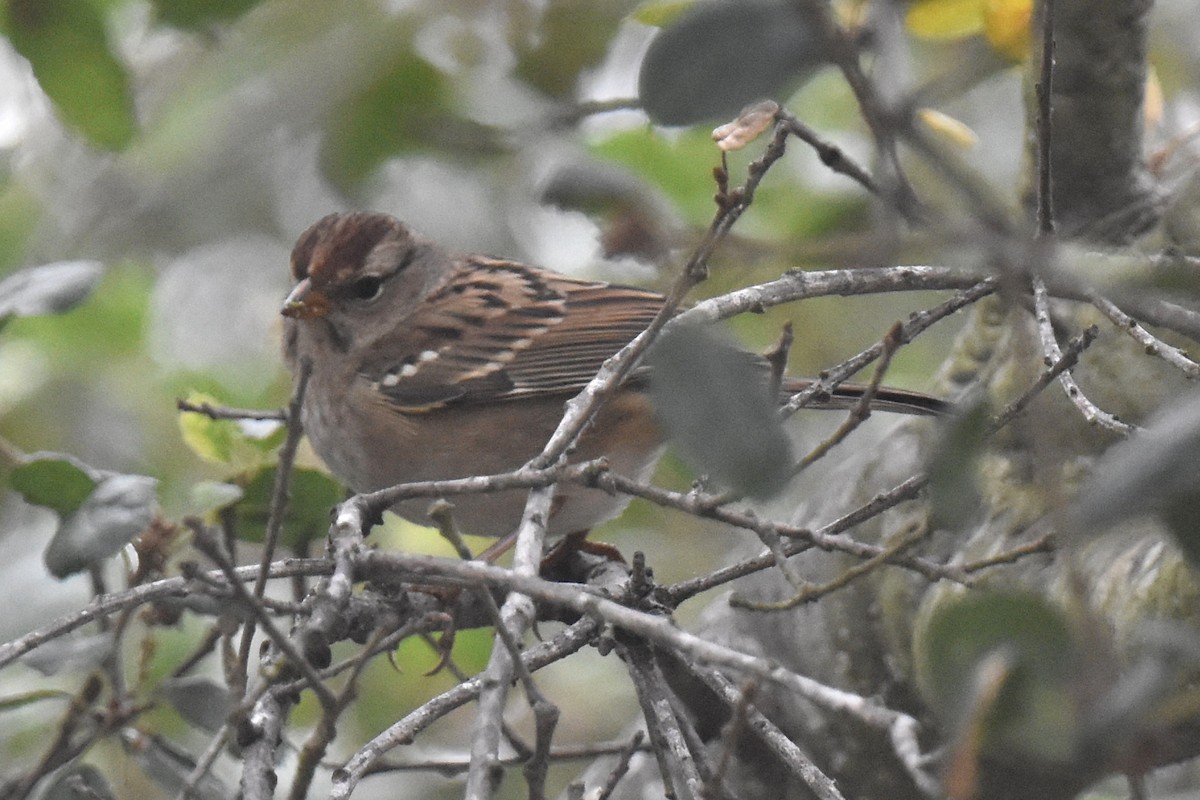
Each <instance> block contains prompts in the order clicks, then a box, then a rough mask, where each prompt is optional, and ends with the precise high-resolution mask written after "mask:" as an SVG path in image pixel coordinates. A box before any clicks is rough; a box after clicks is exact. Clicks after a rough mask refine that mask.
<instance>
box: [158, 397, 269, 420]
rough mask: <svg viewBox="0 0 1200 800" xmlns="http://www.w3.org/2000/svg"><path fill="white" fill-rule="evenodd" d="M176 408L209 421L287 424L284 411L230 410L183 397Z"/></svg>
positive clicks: (177, 402)
mask: <svg viewBox="0 0 1200 800" xmlns="http://www.w3.org/2000/svg"><path fill="white" fill-rule="evenodd" d="M175 408H177V409H178V410H180V411H182V412H184V413H185V414H202V415H204V416H206V417H208V418H209V419H229V420H242V419H248V420H255V421H261V422H287V419H288V412H287V411H284V410H283V409H274V410H263V409H254V408H230V407H229V406H219V405H214V404H212V403H207V402H205V403H193V402H191V401H189V400H184V399H183V398H182V397H181V398H179V399H178V400H176V401H175Z"/></svg>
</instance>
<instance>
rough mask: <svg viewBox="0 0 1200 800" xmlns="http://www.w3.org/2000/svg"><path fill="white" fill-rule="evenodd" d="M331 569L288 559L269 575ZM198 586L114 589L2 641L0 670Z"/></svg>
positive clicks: (251, 571)
mask: <svg viewBox="0 0 1200 800" xmlns="http://www.w3.org/2000/svg"><path fill="white" fill-rule="evenodd" d="M330 570H331V567H330V565H329V563H328V562H327V561H325V560H324V559H288V560H286V561H281V562H278V563H275V564H272V565H271V569H270V570H269V574H268V577H270V578H272V579H277V578H289V579H290V578H291V577H292V576H294V575H326V574H328V573H329V572H330ZM260 571H261V570H260V568H259V566H258V565H257V564H255V565H254V566H248V567H238V568H237V569H236V570H234V574H235V575H237V577H238V579H239V580H242V581H246V580H252V579H254V578H255V577H257V576H258V575H259V573H260ZM223 577H224V573H223V572H222V571H221V570H213V571H211V572H208V573H205V574H204V578H205V579H207V580H212V581H221V579H222V578H223ZM194 585H195V582H194V581H193V579H192V578H189V577H184V576H179V577H174V578H163V579H161V580H157V581H154V582H152V583H145V584H142V585H141V586H135V587H134V588H132V589H126V590H124V591H121V592H113V593H112V594H109V595H105V596H104V597H97V598H95V599H93V600H92V602H91V603H89V604H88V605H87V606H86V607H84V608H81V609H79V610H78V611H72V612H71V613H69V614H64V615H63V616H61V617H59V618H58V619H56V620H54V621H52V622H49V623H47V624H46V625H44V626H42V627H41V628H38V629H37V630H33V631H30V632H29V633H27V634H25V635H24V636H21V637H20V638H17V639H13V640H11V641H9V642H5V643H4V644H0V669H3V668H4V667H6V666H8V665H9V664H11V663H13V662H14V661H16V660H17V659H18V658H20V657H21V656H23V655H25V654H26V653H28V652H30V651H31V650H36V649H37V648H38V647H41V646H42V645H43V644H45V643H46V642H49V641H52V640H54V639H57V638H59V637H60V636H64V635H65V634H68V633H70V632H71V631H73V630H76V629H78V628H81V627H83V626H84V625H87V624H89V623H91V622H94V621H95V620H97V619H99V618H100V617H103V616H106V615H108V614H113V613H116V612H118V611H122V610H124V609H126V608H136V607H138V606H141V605H145V604H146V603H152V602H155V601H159V600H167V599H178V600H182V599H185V598H187V596H188V594H189V592H190V588H191V587H193V586H194Z"/></svg>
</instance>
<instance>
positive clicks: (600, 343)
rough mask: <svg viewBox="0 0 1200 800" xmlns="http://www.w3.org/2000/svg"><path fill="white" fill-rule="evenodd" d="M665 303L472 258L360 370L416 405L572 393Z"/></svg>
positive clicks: (387, 396)
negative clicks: (380, 355) (378, 356)
mask: <svg viewBox="0 0 1200 800" xmlns="http://www.w3.org/2000/svg"><path fill="white" fill-rule="evenodd" d="M661 307H662V297H661V296H660V295H658V294H655V293H654V292H648V291H644V290H641V289H634V288H629V287H622V286H612V285H609V284H605V283H597V282H592V281H582V280H575V279H572V278H567V277H565V276H562V275H558V274H556V273H552V272H547V271H545V270H540V269H537V268H534V267H529V266H526V265H524V264H519V263H516V262H512V261H501V260H495V259H487V258H482V257H477V256H474V257H470V258H469V259H468V260H466V261H464V263H463V265H462V267H461V268H460V269H459V270H457V271H456V272H455V274H454V276H453V277H452V278H451V280H450V281H448V282H447V283H446V285H444V286H443V287H441V288H440V289H439V290H438V291H437V292H435V293H434V294H433V295H432V296H431V297H430V298H429V299H428V300H427V302H426V303H425V304H423V306H422V307H421V308H420V309H419V310H418V312H417V313H416V314H414V315H412V316H410V317H409V318H407V319H405V320H402V321H400V322H399V323H398V325H397V327H396V329H395V330H394V331H393V332H392V333H391V334H390V335H389V336H388V337H385V339H384V340H383V341H381V342H379V344H378V345H377V346H375V347H372V348H371V351H372V352H373V353H386V354H388V358H387V359H376V360H373V361H369V362H366V363H364V364H363V365H362V367H361V369H360V370H359V371H360V374H361V375H362V376H363V377H364V378H366V379H368V380H370V381H372V382H373V383H374V384H375V386H376V388H377V389H378V391H379V392H380V394H381V397H382V398H383V399H384V400H386V402H388V403H389V404H390V405H392V406H394V407H397V408H398V409H400V410H402V411H408V412H420V411H428V410H431V409H434V408H439V407H443V406H446V405H449V404H460V403H488V402H495V401H500V400H510V399H519V398H523V397H538V396H547V395H563V396H569V395H572V394H574V393H576V392H578V391H579V390H580V389H582V388H583V387H584V386H585V385H586V384H587V382H588V381H589V380H591V378H592V376H593V375H595V373H596V371H597V370H598V369H599V368H600V365H601V364H602V363H603V362H604V360H605V359H607V358H608V357H610V356H612V355H613V354H614V353H616V352H617V351H618V350H620V349H621V348H622V347H624V346H625V345H626V344H628V342H629V341H630V340H631V339H633V337H634V336H636V335H637V334H638V333H640V332H641V331H642V330H643V329H645V327H646V326H647V325H648V324H649V323H650V321H651V320H652V319H653V318H654V316H655V315H656V314H657V313H658V310H659V309H660V308H661Z"/></svg>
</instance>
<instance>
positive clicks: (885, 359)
mask: <svg viewBox="0 0 1200 800" xmlns="http://www.w3.org/2000/svg"><path fill="white" fill-rule="evenodd" d="M902 340H903V328H902V327H901V325H900V323H898V322H897V323H896V324H895V325H893V326H892V327H891V328H890V329H889V330H888V332H887V334H886V335H885V336H884V337H883V338H882V339H881V340H880V341H879V344H880V345H881V352H880V358H879V361H878V363H877V364H876V365H875V372H874V374H872V376H871V381H870V383H868V384H867V388H866V390H865V391H864V392H863V393H862V396H861V397H859V398H858V401H857V402H856V403H855V404H854V405H853V407H851V409H850V412H849V413H848V414H847V415H846V418H845V419H844V420H842V424H841V425H839V426H838V427H837V429H836V430H834V432H833V433H831V434H830V435H829V436H828V437H826V438H825V440H824V441H822V442H820V443H819V444H818V445H817V446H816V447H814V448H813V449H812V450H810V451H809V452H808V453H806V454H805V455H804V457H803V458H801V459H800V461H799V462H797V464H796V465H795V467H793V469H792V474H793V475H799V474H800V473H801V472H803V471H804V470H806V469H808V468H809V467H810V466H812V465H813V464H815V463H816V462H817V461H819V460H820V459H821V458H824V457H825V456H826V455H827V454H828V453H829V452H830V451H831V450H833V448H835V447H837V446H838V445H839V444H841V443H842V442H843V441H845V440H846V438H847V437H848V436H849V435H850V434H851V433H853V432H854V431H855V430H856V429H857V428H858V427H859V426H860V425H862V424H863V423H864V422H866V420H867V418H868V417H870V416H871V401H873V400H874V399H875V396H876V395H877V394H878V393H879V387H880V386H882V385H883V376H884V375H886V374H887V370H888V367H890V366H891V364H892V357H893V356H894V355H895V354H896V351H897V350H899V349H900V346H901V344H903V341H902Z"/></svg>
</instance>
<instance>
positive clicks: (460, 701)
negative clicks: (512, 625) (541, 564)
mask: <svg viewBox="0 0 1200 800" xmlns="http://www.w3.org/2000/svg"><path fill="white" fill-rule="evenodd" d="M441 561H443V562H445V559H441ZM462 563H463V564H464V565H465V567H466V568H468V569H475V568H479V567H485V568H487V569H493V570H496V571H497V572H501V573H503V572H506V571H505V570H501V569H500V568H498V567H490V566H489V565H481V564H479V563H478V562H462ZM384 571H385V572H386V573H387V574H389V575H396V574H397V573H396V571H394V570H390V569H385V570H384ZM426 577H428V576H426ZM466 583H467V584H471V583H472V582H471V581H469V580H468V581H466ZM474 585H479V583H477V582H476V583H475V584H474ZM599 629H600V623H599V622H597V621H596V620H594V619H591V618H584V619H581V620H579V621H578V622H576V623H575V624H573V625H571V626H569V627H568V628H567V629H566V630H564V631H562V632H561V633H559V634H558V635H557V636H555V637H554V638H553V639H551V640H550V641H548V642H542V643H540V644H538V645H535V646H533V647H531V648H529V649H528V650H526V651H524V652H523V653H522V654H521V660H522V661H523V662H524V663H525V666H526V667H527V668H528V669H529V670H530V671H534V672H536V671H537V670H539V669H541V668H542V667H544V666H546V665H548V664H552V663H555V662H556V661H559V660H560V659H562V658H563V657H565V656H567V655H570V654H571V653H574V652H576V651H578V650H580V649H582V648H583V647H584V646H585V645H587V644H588V643H589V642H591V641H592V639H593V637H594V636H595V634H596V632H597V631H598V630H599ZM483 686H484V679H483V676H482V675H479V676H476V677H474V678H472V679H470V680H468V681H464V682H463V683H460V684H458V685H457V686H455V687H453V688H452V689H449V690H447V691H445V692H443V693H442V694H440V695H438V696H437V697H435V698H433V699H432V700H430V701H428V702H426V703H425V704H424V705H422V706H421V707H420V708H417V709H414V710H413V711H411V712H409V713H408V714H407V715H406V716H405V717H404V718H403V719H400V720H398V721H397V722H395V723H393V724H392V725H391V726H390V727H389V728H388V729H387V730H385V731H384V732H383V733H381V734H379V735H378V736H376V737H375V738H374V739H372V740H371V741H369V742H367V743H366V744H365V745H363V746H362V747H360V748H359V749H358V751H357V752H356V753H354V755H353V756H351V758H350V759H349V760H348V761H347V762H346V764H345V766H343V767H341V768H339V769H337V770H334V773H333V790H332V792H331V794H330V797H331V800H346V799H347V798H349V797H350V795H351V793H353V791H354V787H355V786H357V785H358V782H359V781H361V780H362V779H363V777H364V776H366V775H367V774H370V773H371V771H372V770H373V769H374V767H375V764H376V762H378V760H379V759H380V757H382V756H383V754H384V753H386V752H387V751H389V750H391V749H392V748H395V747H398V746H399V745H402V744H409V743H411V742H412V741H413V740H414V739H415V737H416V736H417V734H418V733H420V732H421V731H423V730H424V729H425V728H427V727H429V726H430V725H432V724H433V723H434V722H436V721H437V720H439V719H441V718H442V717H444V716H446V715H447V714H449V713H450V712H451V711H453V710H454V709H456V708H458V707H460V706H463V705H466V704H467V703H469V702H471V701H472V700H474V699H475V698H477V697H478V696H479V694H480V692H481V691H482V690H483Z"/></svg>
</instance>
